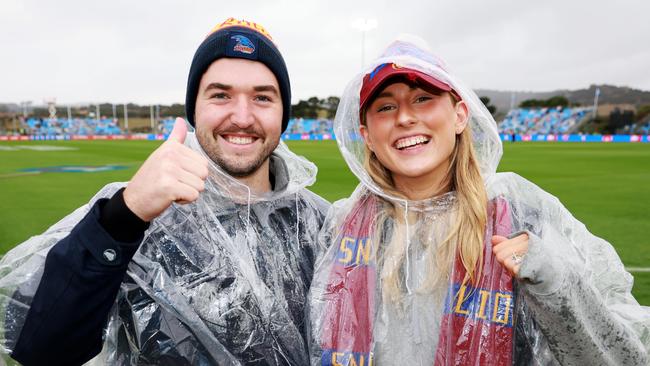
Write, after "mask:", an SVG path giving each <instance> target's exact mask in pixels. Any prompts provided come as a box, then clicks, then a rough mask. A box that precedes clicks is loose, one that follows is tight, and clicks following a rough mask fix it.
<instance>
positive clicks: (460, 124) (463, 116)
mask: <svg viewBox="0 0 650 366" xmlns="http://www.w3.org/2000/svg"><path fill="white" fill-rule="evenodd" d="M455 109H456V121H455V123H454V124H455V129H456V135H460V134H461V133H462V132H463V131H464V130H465V127H467V122H468V121H469V110H468V109H467V104H465V101H462V100H461V101H459V102H458V103H456V107H455Z"/></svg>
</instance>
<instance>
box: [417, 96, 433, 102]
mask: <svg viewBox="0 0 650 366" xmlns="http://www.w3.org/2000/svg"><path fill="white" fill-rule="evenodd" d="M431 99H433V98H431V97H430V96H428V95H421V96H419V97H417V98H415V103H422V102H426V101H427V100H431Z"/></svg>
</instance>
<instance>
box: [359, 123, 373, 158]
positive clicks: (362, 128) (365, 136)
mask: <svg viewBox="0 0 650 366" xmlns="http://www.w3.org/2000/svg"><path fill="white" fill-rule="evenodd" d="M359 132H361V137H363V142H365V143H366V146H368V148H369V149H370V151H372V152H375V150H374V149H373V147H372V142H371V141H370V136H369V134H368V127H367V126H364V125H360V126H359Z"/></svg>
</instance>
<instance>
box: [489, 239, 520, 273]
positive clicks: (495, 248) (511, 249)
mask: <svg viewBox="0 0 650 366" xmlns="http://www.w3.org/2000/svg"><path fill="white" fill-rule="evenodd" d="M527 252H528V234H526V233H523V234H521V235H518V236H516V237H514V238H512V239H508V238H506V237H505V236H501V235H493V236H492V253H494V255H495V256H496V258H497V261H499V263H501V265H502V266H504V267H505V268H506V269H507V270H508V272H510V274H512V275H513V276H515V277H516V276H517V275H518V274H519V267H521V263H522V262H523V261H524V257H525V256H526V253H527Z"/></svg>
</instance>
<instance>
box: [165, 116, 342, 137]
mask: <svg viewBox="0 0 650 366" xmlns="http://www.w3.org/2000/svg"><path fill="white" fill-rule="evenodd" d="M172 128H174V119H173V118H166V119H164V120H162V121H160V123H159V129H160V133H162V134H165V135H166V134H169V132H171V130H172ZM285 134H290V135H293V134H300V135H305V134H306V135H327V134H329V135H333V134H334V124H333V122H332V121H331V120H328V119H306V118H292V119H290V120H289V124H288V125H287V130H286V132H285Z"/></svg>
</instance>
